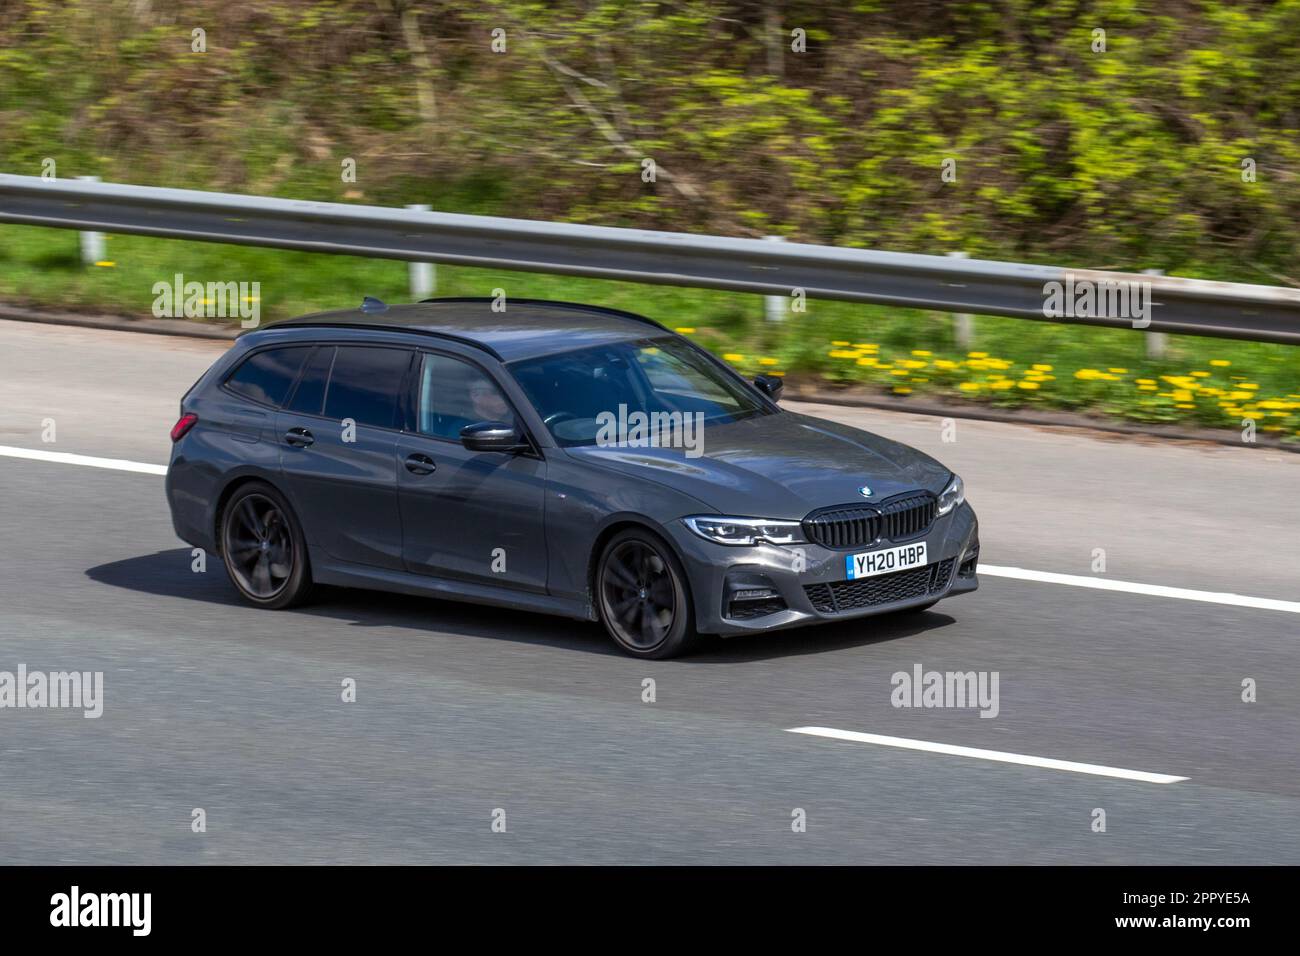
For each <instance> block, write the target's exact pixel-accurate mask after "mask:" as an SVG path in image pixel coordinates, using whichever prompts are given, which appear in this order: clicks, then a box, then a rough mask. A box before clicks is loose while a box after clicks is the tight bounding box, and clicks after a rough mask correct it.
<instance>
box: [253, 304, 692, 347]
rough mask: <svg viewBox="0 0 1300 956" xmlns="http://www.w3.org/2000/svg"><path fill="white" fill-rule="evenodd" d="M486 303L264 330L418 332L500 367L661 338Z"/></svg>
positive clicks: (566, 311)
mask: <svg viewBox="0 0 1300 956" xmlns="http://www.w3.org/2000/svg"><path fill="white" fill-rule="evenodd" d="M493 301H494V300H493V299H490V298H447V299H426V300H425V301H423V302H419V303H416V304H414V305H393V306H389V307H388V308H387V309H386V310H384V311H382V312H377V311H374V308H375V304H374V301H373V300H370V302H371V306H370V309H369V310H368V311H362V309H361V308H360V307H357V308H355V309H346V310H341V311H337V312H319V313H316V314H315V315H304V316H302V317H300V318H296V319H286V320H284V321H283V322H276V323H274V324H272V325H269V326H266V328H268V329H280V328H286V327H297V326H302V327H333V328H354V329H357V328H371V329H391V330H395V331H399V332H420V333H425V334H428V335H434V336H442V337H444V338H449V339H455V340H458V341H462V342H469V343H472V344H475V345H480V346H482V347H484V348H486V349H487V350H488V351H490V352H492V353H494V354H495V355H497V356H499V357H500V358H501V359H502V360H503V361H507V362H509V361H513V360H515V359H522V358H534V357H536V356H539V355H549V354H553V353H555V352H567V351H569V350H571V349H580V348H586V347H588V346H592V345H602V344H604V343H607V342H624V341H632V340H636V339H644V338H646V337H648V336H657V335H662V334H664V333H665V332H666V331H667V330H666V329H665V328H664V327H663V326H662V325H660V324H659V323H658V322H655V321H653V320H651V319H647V318H645V317H644V316H639V315H635V314H634V313H631V312H622V311H620V310H618V309H606V308H602V307H600V306H595V305H581V304H578V303H573V302H549V301H546V300H542V299H507V300H506V309H505V311H504V312H493V311H492V303H493Z"/></svg>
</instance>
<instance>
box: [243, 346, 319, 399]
mask: <svg viewBox="0 0 1300 956" xmlns="http://www.w3.org/2000/svg"><path fill="white" fill-rule="evenodd" d="M310 351H311V348H310V346H305V345H294V346H285V347H283V348H275V349H264V350H263V351H261V352H254V353H253V354H252V355H250V356H249V357H248V358H246V359H244V361H242V362H240V363H239V365H238V366H237V367H236V368H235V370H234V371H233V372H231V373H230V375H229V376H228V377H227V378H226V381H225V386H226V388H227V389H229V390H230V391H232V392H234V393H235V394H236V395H240V396H242V397H244V398H247V399H250V400H252V401H254V402H259V403H261V404H262V405H273V406H277V407H278V406H279V405H280V403H281V402H283V401H284V397H285V396H286V395H288V394H289V389H290V387H291V386H292V385H293V383H294V380H295V379H296V378H297V377H298V370H299V369H301V368H302V363H303V362H304V361H306V359H307V353H308V352H310Z"/></svg>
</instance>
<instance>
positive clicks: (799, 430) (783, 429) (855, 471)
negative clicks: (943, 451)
mask: <svg viewBox="0 0 1300 956" xmlns="http://www.w3.org/2000/svg"><path fill="white" fill-rule="evenodd" d="M700 450H701V451H702V454H701V455H700V456H698V457H688V455H687V454H686V452H685V450H683V449H681V448H632V447H623V448H619V447H609V446H607V447H598V446H594V445H584V446H579V447H572V448H568V449H566V451H567V452H568V454H569V455H571V456H572V457H574V458H575V459H577V460H580V461H584V462H588V463H590V464H592V465H596V466H600V467H604V468H609V469H612V470H614V471H617V472H619V473H621V474H624V475H627V476H629V477H639V478H646V479H649V480H652V481H657V482H659V483H661V484H666V485H670V486H671V487H673V488H676V489H678V490H680V491H682V492H684V493H686V494H688V495H690V496H691V497H693V498H696V499H698V500H700V501H702V502H704V503H706V504H708V505H709V506H710V507H712V508H713V509H714V510H715V511H717V512H718V513H720V514H731V515H739V516H751V517H762V518H789V519H798V518H802V517H804V516H805V515H806V514H807V513H808V512H809V511H812V510H813V509H815V508H821V507H824V506H827V505H842V504H853V503H859V504H860V503H862V502H863V501H865V500H870V501H880V500H882V499H884V498H888V497H890V496H891V495H894V494H898V493H900V492H905V491H916V490H917V489H920V488H925V489H928V490H930V491H933V492H935V493H938V492H939V491H942V490H943V487H944V485H945V484H947V482H948V479H949V475H950V474H951V473H950V472H949V470H948V469H947V468H945V467H944V466H943V465H941V464H939V462H937V461H935V460H934V459H933V458H931V457H930V456H929V455H926V454H923V453H922V452H919V451H917V450H916V449H914V448H909V447H908V446H907V445H902V444H900V443H898V442H896V441H890V440H889V439H888V438H882V437H881V436H879V435H874V434H872V433H871V432H866V431H862V430H861V429H858V428H852V427H850V426H848V425H841V424H838V423H836V422H829V421H826V420H824V419H821V418H813V417H812V416H810V415H798V414H795V413H793V412H781V413H779V414H775V415H760V416H756V417H754V418H747V419H743V420H741V421H736V422H727V423H723V424H717V425H709V426H707V427H706V428H705V429H704V431H703V440H702V442H701V444H700ZM863 486H867V487H869V488H870V489H871V497H870V499H864V498H863V496H862V495H860V494H859V493H858V489H859V488H861V487H863Z"/></svg>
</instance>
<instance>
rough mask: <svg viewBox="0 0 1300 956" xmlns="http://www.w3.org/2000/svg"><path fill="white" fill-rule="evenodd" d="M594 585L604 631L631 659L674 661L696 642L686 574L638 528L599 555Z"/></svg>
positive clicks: (660, 545) (618, 537)
mask: <svg viewBox="0 0 1300 956" xmlns="http://www.w3.org/2000/svg"><path fill="white" fill-rule="evenodd" d="M596 586H597V590H598V593H599V601H600V616H601V620H602V621H604V623H605V629H606V630H608V631H609V634H610V636H611V637H613V638H614V640H615V641H616V642H617V643H618V645H619V647H621V648H622V649H623V650H625V651H627V652H628V653H629V654H633V655H635V656H637V657H648V658H664V657H672V656H675V655H677V654H680V653H682V652H683V651H684V650H686V649H687V647H688V646H689V645H690V644H691V643H692V642H693V638H694V636H695V635H694V631H693V628H692V626H691V624H692V622H691V611H690V597H689V594H688V592H687V588H686V575H685V572H684V571H683V570H682V566H681V563H680V562H679V561H678V560H677V556H676V555H675V554H673V552H672V549H671V548H669V547H668V546H667V545H666V544H664V543H663V542H662V541H660V540H658V539H657V537H656V536H654V535H652V534H650V533H649V532H644V531H640V530H636V529H629V530H627V531H623V532H620V533H619V534H617V535H615V536H614V538H613V539H612V540H611V541H610V542H609V544H608V545H606V546H605V550H604V552H603V554H602V556H601V560H600V565H599V567H598V570H597V585H596Z"/></svg>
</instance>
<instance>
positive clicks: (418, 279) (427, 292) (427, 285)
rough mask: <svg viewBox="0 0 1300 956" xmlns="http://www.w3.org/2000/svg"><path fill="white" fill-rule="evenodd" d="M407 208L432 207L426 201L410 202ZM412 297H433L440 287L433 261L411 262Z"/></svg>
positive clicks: (426, 208) (419, 298)
mask: <svg viewBox="0 0 1300 956" xmlns="http://www.w3.org/2000/svg"><path fill="white" fill-rule="evenodd" d="M406 208H407V209H418V210H420V211H421V212H428V211H429V209H430V207H429V206H428V205H427V204H426V203H418V202H417V203H410V204H408V205H407V207H406ZM410 271H411V298H412V300H414V301H416V302H419V301H420V300H421V299H427V298H429V297H431V296H432V295H433V293H434V291H435V290H436V289H437V287H438V273H437V272H436V271H435V269H434V265H433V263H432V262H412V263H411V269H410Z"/></svg>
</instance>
